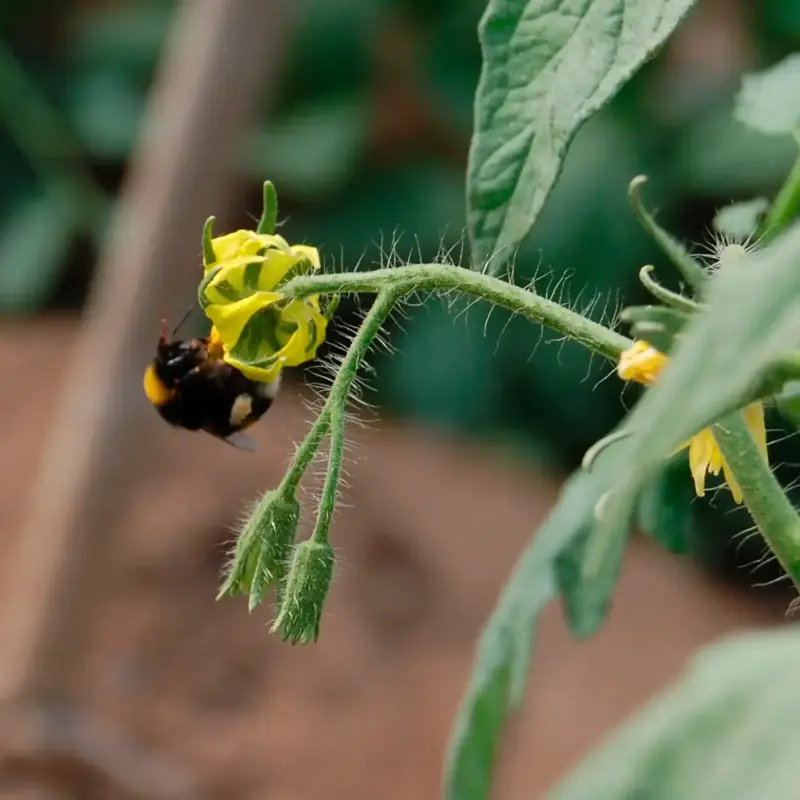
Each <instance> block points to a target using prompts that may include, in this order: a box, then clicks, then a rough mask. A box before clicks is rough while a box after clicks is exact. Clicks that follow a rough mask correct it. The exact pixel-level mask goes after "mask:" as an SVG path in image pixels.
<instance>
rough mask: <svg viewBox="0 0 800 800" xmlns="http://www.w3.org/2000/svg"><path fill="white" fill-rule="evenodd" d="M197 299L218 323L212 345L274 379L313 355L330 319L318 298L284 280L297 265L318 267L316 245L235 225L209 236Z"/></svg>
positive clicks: (254, 375)
mask: <svg viewBox="0 0 800 800" xmlns="http://www.w3.org/2000/svg"><path fill="white" fill-rule="evenodd" d="M211 245H212V249H213V252H214V256H215V259H214V261H212V262H211V263H209V264H205V265H204V270H205V274H204V279H203V282H202V284H201V287H200V303H201V305H202V306H203V309H204V310H205V313H206V316H208V318H209V319H210V320H211V322H212V323H213V327H212V329H211V339H210V343H209V349H210V350H211V352H212V353H214V354H216V355H218V356H219V355H221V356H222V358H223V359H224V360H225V361H226V362H227V363H228V364H231V365H232V366H234V367H236V368H237V369H239V370H240V371H241V372H242V373H244V374H245V375H246V376H247V377H248V378H251V379H252V380H256V381H261V382H266V383H270V382H272V381H274V380H276V379H277V377H278V376H279V374H280V371H281V369H283V367H294V366H298V365H299V364H302V363H304V362H305V361H310V360H311V359H313V358H314V357H315V356H316V352H317V348H318V347H319V345H320V344H322V342H323V341H324V339H325V331H326V327H327V319H326V318H325V317H324V316H323V315H322V313H321V311H320V304H319V297H318V296H316V295H314V296H310V297H303V298H298V299H291V298H286V297H285V296H284V295H283V294H282V293H281V292H280V285H281V284H282V283H283V282H286V281H288V280H289V279H290V278H291V277H292V274H293V273H294V272H303V271H309V272H310V271H314V270H318V269H319V268H320V258H319V253H318V251H317V250H316V248H314V247H306V246H305V245H289V244H288V242H287V241H286V240H285V239H284V238H283V237H281V236H273V235H267V234H259V233H256V232H255V231H248V230H238V231H234V232H233V233H229V234H226V235H225V236H219V237H217V238H214V239H212V240H211Z"/></svg>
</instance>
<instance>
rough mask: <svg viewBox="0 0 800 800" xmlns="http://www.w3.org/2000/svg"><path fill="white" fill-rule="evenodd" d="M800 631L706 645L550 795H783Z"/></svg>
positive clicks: (790, 771) (792, 762) (791, 753)
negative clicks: (671, 682) (676, 678)
mask: <svg viewBox="0 0 800 800" xmlns="http://www.w3.org/2000/svg"><path fill="white" fill-rule="evenodd" d="M798 698H800V636H798V633H797V632H796V631H795V630H793V629H790V630H788V631H787V630H782V631H779V632H770V633H758V634H750V635H748V636H740V637H737V638H736V639H732V640H729V641H727V642H724V643H722V644H717V645H714V646H712V647H710V648H707V649H706V650H705V651H704V652H703V653H702V654H701V655H700V656H699V657H698V658H696V659H695V661H694V663H693V664H692V666H691V668H690V669H689V670H688V672H687V674H686V675H685V676H684V677H683V679H682V680H680V681H679V682H678V683H677V684H676V685H675V686H673V687H672V688H670V689H669V690H668V691H667V692H665V693H664V694H662V695H661V696H660V697H659V698H657V699H656V700H654V701H652V702H651V703H649V704H648V705H647V706H646V707H645V708H644V709H642V710H641V711H640V712H639V713H638V714H636V716H635V717H634V718H633V719H632V720H630V721H629V722H628V723H627V724H626V725H625V726H624V727H623V728H622V729H621V730H619V731H618V732H617V733H616V734H615V735H614V736H613V737H612V738H611V740H610V741H608V742H607V743H606V744H605V745H603V746H602V747H601V748H599V749H598V750H597V751H596V752H595V753H594V754H592V755H590V756H589V758H588V759H586V760H585V761H584V762H583V763H582V764H581V765H580V766H579V767H578V769H577V770H575V771H574V772H573V773H572V774H571V775H570V776H568V777H567V778H566V779H565V780H564V781H563V782H562V783H561V784H560V785H558V786H557V787H556V788H555V789H553V790H552V791H551V792H549V793H548V798H549V800H634V799H635V798H645V797H646V798H647V799H648V800H672V798H676V797H680V798H682V800H708V799H709V798H717V797H719V798H723V797H724V798H726V800H750V798H755V797H757V798H759V800H773V799H774V800H781V799H782V798H786V797H791V796H793V795H794V794H795V793H796V788H797V750H798V747H800V728H799V727H798V725H797V718H798V714H800V699H798Z"/></svg>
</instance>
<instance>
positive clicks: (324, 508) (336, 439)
mask: <svg viewBox="0 0 800 800" xmlns="http://www.w3.org/2000/svg"><path fill="white" fill-rule="evenodd" d="M399 298H400V292H399V291H398V290H397V289H395V288H386V289H382V290H381V291H380V292H379V293H378V296H377V297H376V298H375V302H374V303H373V304H372V308H371V309H370V310H369V313H368V314H367V316H366V317H364V321H363V322H362V323H361V327H360V328H359V329H358V333H356V335H355V338H354V339H353V341H352V342H351V343H350V347H349V349H348V350H347V354H346V355H345V357H344V359H343V361H342V364H341V366H340V367H339V371H338V372H337V374H336V379H335V380H334V382H333V385H332V386H331V389H330V392H328V397H327V399H326V401H325V407H324V409H323V412H322V413H323V414H325V413H326V412H327V418H328V420H329V423H330V432H331V446H330V453H329V455H328V469H327V472H326V474H325V484H324V486H323V487H322V498H321V500H320V503H319V510H318V512H317V522H316V525H315V526H314V533H313V534H312V538H313V539H314V540H315V541H318V542H327V541H328V529H329V528H330V525H331V518H332V517H333V511H334V508H335V506H336V492H337V490H338V487H339V478H340V476H341V473H342V458H343V456H344V431H345V424H346V416H347V414H346V412H347V402H348V399H349V397H350V390H351V388H352V386H353V381H354V380H355V378H356V375H357V374H358V369H359V367H360V366H361V362H362V361H363V359H364V356H365V355H366V354H367V351H368V350H369V348H370V346H371V345H372V341H373V339H374V338H375V337H376V336H377V334H378V331H379V330H380V327H381V325H383V323H384V322H385V321H386V317H387V316H388V315H389V312H390V311H391V310H392V307H393V306H394V304H395V303H396V302H397V301H398V299H399Z"/></svg>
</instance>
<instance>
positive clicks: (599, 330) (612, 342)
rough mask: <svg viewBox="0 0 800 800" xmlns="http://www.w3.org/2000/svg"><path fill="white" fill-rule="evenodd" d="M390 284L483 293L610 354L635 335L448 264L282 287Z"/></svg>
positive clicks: (396, 288)
mask: <svg viewBox="0 0 800 800" xmlns="http://www.w3.org/2000/svg"><path fill="white" fill-rule="evenodd" d="M385 288H391V289H392V290H393V292H394V294H393V296H394V298H395V300H396V299H398V298H399V297H401V296H403V295H407V294H412V293H414V292H446V291H457V292H462V293H464V294H469V295H473V296H475V297H480V298H482V299H483V300H488V301H489V302H491V303H493V304H494V305H497V306H501V307H503V308H507V309H508V310H509V311H513V312H514V313H516V314H521V315H522V316H524V317H527V318H528V319H530V320H532V321H533V322H537V323H539V324H542V325H546V326H547V327H549V328H552V329H553V330H554V331H557V332H558V333H561V334H563V335H564V336H567V337H569V338H570V339H574V340H575V341H577V342H579V343H580V344H583V345H584V346H585V347H588V348H589V349H590V350H592V351H594V352H595V353H598V354H600V355H603V356H605V357H606V358H609V359H611V360H617V359H618V358H619V355H620V353H621V352H622V351H623V350H626V349H627V348H629V347H630V346H631V344H632V341H631V340H630V339H629V338H628V337H627V336H623V335H622V334H620V333H617V332H616V331H613V330H611V329H609V328H606V327H605V326H604V325H601V324H600V323H598V322H594V321H593V320H590V319H587V318H586V317H584V316H583V315H581V314H578V313H577V312H575V311H572V310H570V309H568V308H564V307H563V306H561V305H559V304H558V303H555V302H553V301H552V300H548V299H547V298H545V297H542V296H541V295H538V294H536V293H535V292H533V291H530V290H528V289H523V288H521V287H519V286H514V285H513V284H510V283H507V282H506V281H503V280H500V279H499V278H494V277H492V276H491V275H484V274H483V273H480V272H473V271H472V270H468V269H464V268H463V267H455V266H452V265H447V264H413V265H410V266H406V267H397V268H394V269H376V270H372V271H369V272H350V273H342V274H338V275H336V274H332V275H306V276H302V277H298V278H294V279H293V280H292V281H291V282H289V283H288V284H287V285H286V287H285V288H284V289H283V291H284V292H285V293H286V294H291V295H294V296H296V297H303V296H307V295H311V294H326V293H332V294H339V293H346V292H373V293H377V292H380V291H381V290H383V289H385Z"/></svg>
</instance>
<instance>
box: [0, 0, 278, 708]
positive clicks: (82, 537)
mask: <svg viewBox="0 0 800 800" xmlns="http://www.w3.org/2000/svg"><path fill="white" fill-rule="evenodd" d="M284 11H285V4H284V3H282V2H281V0H186V1H185V2H184V3H183V4H181V5H180V6H179V7H178V8H177V10H176V13H175V18H174V21H173V25H172V29H171V32H170V36H169V39H168V42H167V44H166V47H165V52H164V56H163V62H162V65H161V68H160V70H159V74H158V76H157V78H156V80H155V83H154V87H153V89H152V92H151V100H150V103H149V109H148V114H147V119H146V120H145V124H144V130H143V133H142V136H141V140H140V143H139V146H138V149H137V152H136V154H135V157H134V158H133V160H132V163H131V165H130V171H129V174H128V177H127V180H126V183H125V186H124V187H123V190H122V192H121V194H120V197H119V200H118V203H117V206H116V213H115V220H114V223H113V225H112V229H111V231H110V235H109V236H108V237H107V241H106V245H105V247H104V251H103V253H102V254H101V257H100V262H99V266H98V271H97V277H96V280H95V284H94V286H93V291H92V294H91V297H90V300H89V303H88V307H87V308H86V311H85V314H84V319H83V325H82V330H81V335H80V339H79V343H78V346H77V350H76V352H75V359H74V364H73V367H72V371H71V372H70V375H69V379H68V381H67V385H66V386H65V388H64V390H63V394H62V395H61V396H56V398H55V399H54V408H53V410H54V422H53V431H52V437H51V439H50V441H49V442H48V446H47V448H46V451H45V453H44V459H43V463H42V466H41V473H40V475H39V477H38V481H37V483H36V485H35V487H34V490H33V494H32V497H31V498H30V509H29V513H28V516H27V520H26V523H25V525H24V527H23V530H22V531H21V536H20V538H19V545H18V552H17V553H16V555H15V558H14V561H13V563H12V564H10V565H9V568H8V571H7V578H6V582H5V586H4V589H5V590H6V591H7V595H6V597H5V598H4V602H3V604H2V606H0V703H2V704H4V705H6V704H9V705H11V706H19V705H20V704H24V705H25V706H30V705H33V706H34V707H38V708H46V707H50V706H53V705H56V706H57V705H64V704H65V703H67V701H68V699H69V692H70V682H71V673H72V669H73V665H74V661H75V659H74V655H75V653H76V648H80V639H81V635H80V634H81V631H82V630H85V629H86V628H87V627H88V626H89V625H90V624H91V610H92V602H91V601H92V592H91V589H92V577H93V575H96V574H97V573H98V572H99V571H100V570H102V562H103V553H104V551H105V548H106V547H108V546H109V545H110V544H111V543H112V542H113V539H114V536H115V532H116V518H115V513H114V511H115V507H116V506H117V503H118V499H119V498H120V497H121V496H122V493H124V492H125V491H126V490H128V489H129V487H130V483H131V479H132V477H133V478H134V479H135V476H131V475H130V472H131V469H130V466H129V465H130V460H131V459H130V455H129V453H134V452H136V451H139V452H141V451H142V449H143V448H144V449H146V446H147V444H146V437H145V440H144V441H143V440H142V431H144V433H145V434H146V433H147V428H148V426H147V425H144V426H143V420H144V415H145V414H148V415H150V414H152V409H149V408H148V407H147V404H146V401H144V398H143V395H142V388H141V380H142V372H143V368H144V366H145V365H146V363H147V361H148V360H149V359H150V358H152V355H153V352H154V346H155V341H156V340H157V336H158V321H159V318H160V316H162V315H164V314H170V315H171V316H172V317H173V318H174V316H175V315H176V314H177V313H178V310H179V309H180V310H181V311H182V310H183V309H184V308H185V307H186V306H187V305H188V303H190V302H194V296H195V291H196V286H197V283H198V279H199V265H200V256H201V247H200V242H201V239H200V236H201V230H202V225H203V222H204V221H205V219H206V217H207V216H209V215H210V214H217V215H219V214H220V212H221V211H222V212H224V210H225V208H226V206H227V205H228V204H229V202H230V200H231V198H232V195H233V190H234V188H235V184H236V162H237V158H238V156H239V155H240V148H241V146H242V144H243V135H244V134H245V133H246V131H247V129H248V126H249V124H250V122H251V120H252V119H253V117H254V116H255V112H256V110H257V109H258V108H259V104H260V102H261V101H262V100H263V99H266V98H265V97H264V90H265V89H266V87H269V86H271V85H273V84H274V82H275V73H276V71H277V70H278V68H279V66H280V54H281V51H282V48H281V39H282V31H284V30H285V20H284V17H285V13H284ZM55 346H58V343H55ZM135 461H136V460H134V463H135Z"/></svg>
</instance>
